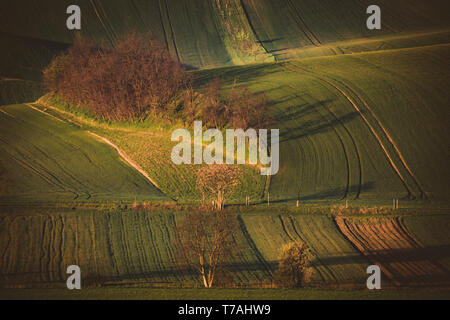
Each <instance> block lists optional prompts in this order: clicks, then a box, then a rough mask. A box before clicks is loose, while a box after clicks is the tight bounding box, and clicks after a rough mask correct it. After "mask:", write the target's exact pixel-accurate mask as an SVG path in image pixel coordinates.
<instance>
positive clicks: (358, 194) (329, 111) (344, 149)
mask: <svg viewBox="0 0 450 320" xmlns="http://www.w3.org/2000/svg"><path fill="white" fill-rule="evenodd" d="M284 67H285V68H286V69H287V70H289V71H291V72H296V71H295V70H292V69H289V68H288V67H286V66H284ZM289 87H290V88H291V89H294V90H296V91H299V89H298V88H295V87H294V86H292V85H289ZM320 105H321V106H322V107H323V108H324V110H326V111H327V113H329V114H330V115H331V116H332V117H333V119H334V120H335V121H337V122H338V123H339V124H340V125H341V127H342V128H343V129H344V131H345V133H346V134H347V135H348V137H349V138H350V140H351V142H352V147H353V150H354V154H355V157H356V160H357V163H358V164H357V167H358V182H357V186H358V189H357V190H356V193H355V196H354V199H355V200H356V199H358V198H359V196H360V194H361V189H362V165H361V155H360V152H359V149H358V146H357V144H356V141H355V138H354V137H353V135H352V134H351V132H350V130H349V129H348V128H347V127H346V125H345V124H344V123H343V122H342V120H341V119H340V118H339V117H338V116H337V115H336V113H334V112H333V111H332V110H331V109H330V108H328V107H327V106H326V105H325V104H323V103H321V104H320ZM321 116H322V117H323V118H324V119H325V120H326V121H327V122H329V120H328V119H326V118H325V117H324V116H323V115H321ZM333 130H334V132H335V134H336V136H337V138H338V140H339V142H340V144H341V147H342V150H343V152H344V157H345V159H346V166H347V185H346V188H345V192H344V195H343V197H342V199H346V198H347V196H348V195H349V193H350V157H349V154H348V151H347V148H346V147H345V143H344V141H343V139H342V137H341V135H340V134H339V133H338V131H337V129H336V128H335V127H334V126H333Z"/></svg>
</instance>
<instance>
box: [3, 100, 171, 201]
mask: <svg viewBox="0 0 450 320" xmlns="http://www.w3.org/2000/svg"><path fill="white" fill-rule="evenodd" d="M1 111H2V112H1V113H0V135H1V141H0V154H1V161H2V166H3V167H4V168H5V171H6V173H7V176H8V179H9V180H10V187H9V190H8V193H6V194H4V195H2V198H1V201H3V202H8V203H10V202H13V203H22V202H24V201H25V202H70V201H107V200H109V201H128V202H132V201H133V200H134V199H135V197H136V199H138V200H139V201H170V199H169V198H167V197H166V196H165V195H164V194H162V193H161V192H160V191H159V190H158V189H157V188H155V186H153V185H152V184H151V183H150V182H149V181H148V180H147V179H146V178H144V177H143V176H142V175H141V174H140V173H139V172H137V171H136V170H135V169H133V168H131V167H130V166H129V165H128V164H127V163H125V161H123V160H122V159H121V158H120V157H119V155H118V153H117V152H116V150H114V149H113V148H111V147H110V146H108V145H106V144H104V143H103V142H100V141H97V140H96V139H94V138H93V137H92V136H91V135H89V134H88V133H87V132H86V131H84V130H80V129H79V128H77V127H76V126H73V125H71V124H67V123H63V122H61V121H56V119H54V118H51V117H50V116H48V115H45V114H43V113H41V112H39V111H37V110H34V109H32V108H31V107H29V106H27V105H10V106H5V107H2V108H1Z"/></svg>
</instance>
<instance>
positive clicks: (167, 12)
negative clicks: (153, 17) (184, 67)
mask: <svg viewBox="0 0 450 320" xmlns="http://www.w3.org/2000/svg"><path fill="white" fill-rule="evenodd" d="M163 3H164V8H163V7H162V5H161V0H159V1H158V5H159V14H160V17H161V24H162V27H163V31H164V38H165V40H166V43H167V49H168V50H170V46H169V41H168V39H167V33H166V30H167V29H170V38H171V39H172V46H173V51H174V52H175V55H176V56H177V59H178V61H180V62H181V59H180V54H179V52H178V48H177V44H176V42H175V32H174V31H173V26H172V22H171V21H170V14H169V6H168V5H167V1H163ZM163 10H164V13H165V18H166V19H167V24H168V27H167V28H166V27H165V26H164V19H163V14H162V11H163Z"/></svg>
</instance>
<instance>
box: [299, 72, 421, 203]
mask: <svg viewBox="0 0 450 320" xmlns="http://www.w3.org/2000/svg"><path fill="white" fill-rule="evenodd" d="M294 67H296V68H298V69H300V70H302V71H304V72H307V73H309V74H311V75H313V76H314V77H316V78H317V79H318V80H320V81H323V82H325V83H326V84H328V85H329V86H331V87H333V88H334V89H335V90H336V91H338V92H339V93H340V94H341V95H342V96H343V97H344V98H345V99H346V100H347V101H348V102H349V103H350V104H351V105H352V106H353V108H354V109H355V110H356V111H357V112H358V114H359V115H360V117H361V119H362V120H363V122H364V123H365V124H366V126H367V127H368V128H369V131H370V132H371V133H372V135H373V136H374V138H375V139H376V140H377V142H378V144H379V146H380V148H381V150H382V151H383V153H384V155H385V156H386V158H387V160H388V162H389V164H390V165H391V167H392V169H393V170H394V172H395V173H396V174H397V176H398V177H399V179H400V181H401V182H402V184H403V186H404V188H405V189H406V191H407V192H408V198H411V197H412V198H415V196H414V193H413V191H412V190H411V188H410V186H409V184H408V182H407V181H406V178H405V177H404V176H403V174H402V173H401V172H400V168H399V167H398V166H397V164H396V163H395V161H394V158H393V156H391V155H390V153H389V151H388V149H387V147H386V146H385V144H384V143H383V141H382V138H381V137H380V135H379V134H378V133H377V132H376V130H375V128H374V126H373V125H372V124H371V123H370V121H369V120H368V118H367V117H366V116H365V115H364V113H363V111H362V110H361V108H360V107H359V106H358V105H357V104H356V103H355V102H354V101H353V99H352V98H351V97H350V95H349V94H347V93H346V92H345V91H344V90H343V89H341V88H340V87H339V86H338V85H336V84H334V83H333V82H331V81H330V80H332V81H334V82H337V83H339V84H340V85H342V86H343V87H345V89H347V90H348V91H350V92H351V94H352V95H354V96H356V97H357V98H358V100H360V102H361V103H362V104H363V105H364V107H365V109H367V111H368V112H369V114H370V115H371V116H372V117H374V118H375V122H376V123H377V125H378V126H379V127H380V129H381V131H382V133H383V136H385V138H386V139H387V140H388V142H389V143H390V144H391V145H393V147H394V151H395V155H396V156H397V157H398V158H399V159H400V163H401V165H402V167H403V168H404V169H405V170H406V171H407V173H408V175H409V176H410V177H411V178H412V179H413V181H415V184H416V185H417V186H419V191H420V194H421V196H422V195H423V196H426V194H425V193H424V191H423V190H422V188H421V187H420V184H419V183H418V181H417V180H416V178H415V175H414V174H413V173H412V171H411V169H410V168H409V167H408V165H407V164H406V161H404V157H403V156H402V155H401V153H400V151H399V149H398V148H397V147H396V145H395V142H394V141H393V139H392V137H390V135H389V134H388V132H387V130H386V129H385V128H384V126H383V125H382V124H381V122H380V121H379V120H378V118H377V117H376V116H375V114H374V112H373V111H372V110H371V108H370V107H369V105H368V104H367V102H365V100H364V99H362V97H361V96H360V95H358V94H357V93H355V92H354V90H352V89H351V88H349V87H348V86H347V85H345V84H344V83H342V82H341V81H338V80H336V79H333V78H331V77H329V76H326V77H328V78H330V80H327V79H325V76H324V75H322V76H319V75H317V74H315V73H314V72H312V71H310V70H308V69H305V68H302V67H300V66H298V65H294Z"/></svg>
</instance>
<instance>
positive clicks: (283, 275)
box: [274, 241, 313, 288]
mask: <svg viewBox="0 0 450 320" xmlns="http://www.w3.org/2000/svg"><path fill="white" fill-rule="evenodd" d="M279 260H280V261H279V265H278V270H277V272H276V273H275V277H274V278H275V279H274V280H275V283H276V284H277V286H279V287H284V288H298V287H304V286H306V285H307V284H309V283H310V282H311V277H312V274H313V269H312V268H311V267H310V265H311V262H312V260H313V256H312V254H311V250H310V249H309V247H308V246H307V244H306V243H304V242H303V241H295V242H290V243H287V244H285V245H283V246H282V247H281V248H280V257H279Z"/></svg>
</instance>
